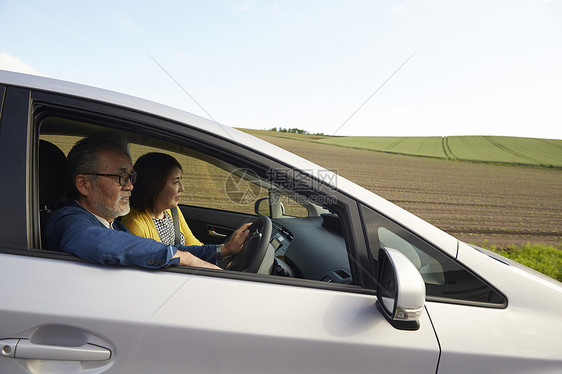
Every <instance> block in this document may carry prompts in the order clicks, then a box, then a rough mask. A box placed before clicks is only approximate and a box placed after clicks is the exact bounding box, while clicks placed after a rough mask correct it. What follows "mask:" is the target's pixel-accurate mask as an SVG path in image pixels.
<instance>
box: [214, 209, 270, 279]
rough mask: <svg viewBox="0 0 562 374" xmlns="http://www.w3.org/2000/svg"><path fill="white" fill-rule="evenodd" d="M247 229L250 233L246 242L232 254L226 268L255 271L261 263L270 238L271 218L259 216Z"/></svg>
mask: <svg viewBox="0 0 562 374" xmlns="http://www.w3.org/2000/svg"><path fill="white" fill-rule="evenodd" d="M248 230H250V235H249V237H248V239H247V240H246V243H244V246H243V247H242V250H241V251H240V252H238V253H237V254H235V255H233V256H232V260H231V261H230V263H229V264H228V265H227V266H226V268H225V269H226V270H234V271H246V272H248V273H257V272H258V270H259V268H260V266H261V265H262V262H263V261H264V258H265V254H266V253H267V247H268V246H269V240H270V239H271V219H269V217H266V216H260V217H259V218H258V219H256V220H255V221H254V222H253V223H252V224H251V225H250V227H249V228H248ZM260 231H261V232H260Z"/></svg>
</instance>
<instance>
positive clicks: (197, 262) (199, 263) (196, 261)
mask: <svg viewBox="0 0 562 374" xmlns="http://www.w3.org/2000/svg"><path fill="white" fill-rule="evenodd" d="M176 257H179V258H180V265H186V266H195V267H200V268H209V269H219V270H221V268H219V267H218V266H216V265H213V264H211V263H210V262H207V261H204V260H201V259H200V258H199V257H197V256H195V255H193V254H191V253H189V252H184V251H177V252H176V254H175V255H174V257H172V258H176Z"/></svg>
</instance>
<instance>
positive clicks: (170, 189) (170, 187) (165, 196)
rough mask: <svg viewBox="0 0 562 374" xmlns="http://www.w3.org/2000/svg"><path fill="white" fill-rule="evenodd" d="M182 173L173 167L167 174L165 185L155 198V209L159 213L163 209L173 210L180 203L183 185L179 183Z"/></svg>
mask: <svg viewBox="0 0 562 374" xmlns="http://www.w3.org/2000/svg"><path fill="white" fill-rule="evenodd" d="M181 177H182V172H181V170H180V169H179V168H178V167H177V166H174V167H173V168H172V170H171V171H170V174H168V179H167V180H166V184H165V185H164V187H163V188H162V190H160V193H159V194H158V197H157V198H156V207H157V208H158V210H159V211H160V212H163V211H164V210H165V209H170V208H175V207H177V206H178V203H179V202H180V198H181V193H182V192H183V184H182V183H181Z"/></svg>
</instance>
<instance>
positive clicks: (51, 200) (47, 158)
mask: <svg viewBox="0 0 562 374" xmlns="http://www.w3.org/2000/svg"><path fill="white" fill-rule="evenodd" d="M65 164H66V156H65V155H64V153H63V152H62V151H61V150H60V148H59V147H57V146H56V145H54V144H53V143H50V142H48V141H46V140H40V141H39V207H40V208H39V212H40V220H41V246H42V248H43V249H46V248H45V243H46V242H45V237H44V235H45V224H46V223H47V219H48V218H49V216H50V214H51V213H52V212H53V210H55V207H56V205H57V203H58V202H59V201H61V200H62V199H63V198H64V196H65V194H66V189H65V184H64V177H65Z"/></svg>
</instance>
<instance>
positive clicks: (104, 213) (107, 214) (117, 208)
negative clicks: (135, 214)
mask: <svg viewBox="0 0 562 374" xmlns="http://www.w3.org/2000/svg"><path fill="white" fill-rule="evenodd" d="M125 196H127V197H129V196H131V194H130V193H124V194H119V198H118V199H117V201H115V203H114V204H113V206H111V207H108V206H106V205H105V204H104V202H103V199H102V198H101V195H98V196H96V198H95V199H94V200H93V201H92V205H93V206H94V208H96V210H97V211H98V212H99V213H101V214H100V216H101V217H103V218H106V219H108V218H110V221H113V220H114V219H116V218H117V217H121V216H125V215H127V214H129V212H130V211H131V206H130V205H129V204H127V205H126V206H121V204H120V201H121V198H123V197H125Z"/></svg>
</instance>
